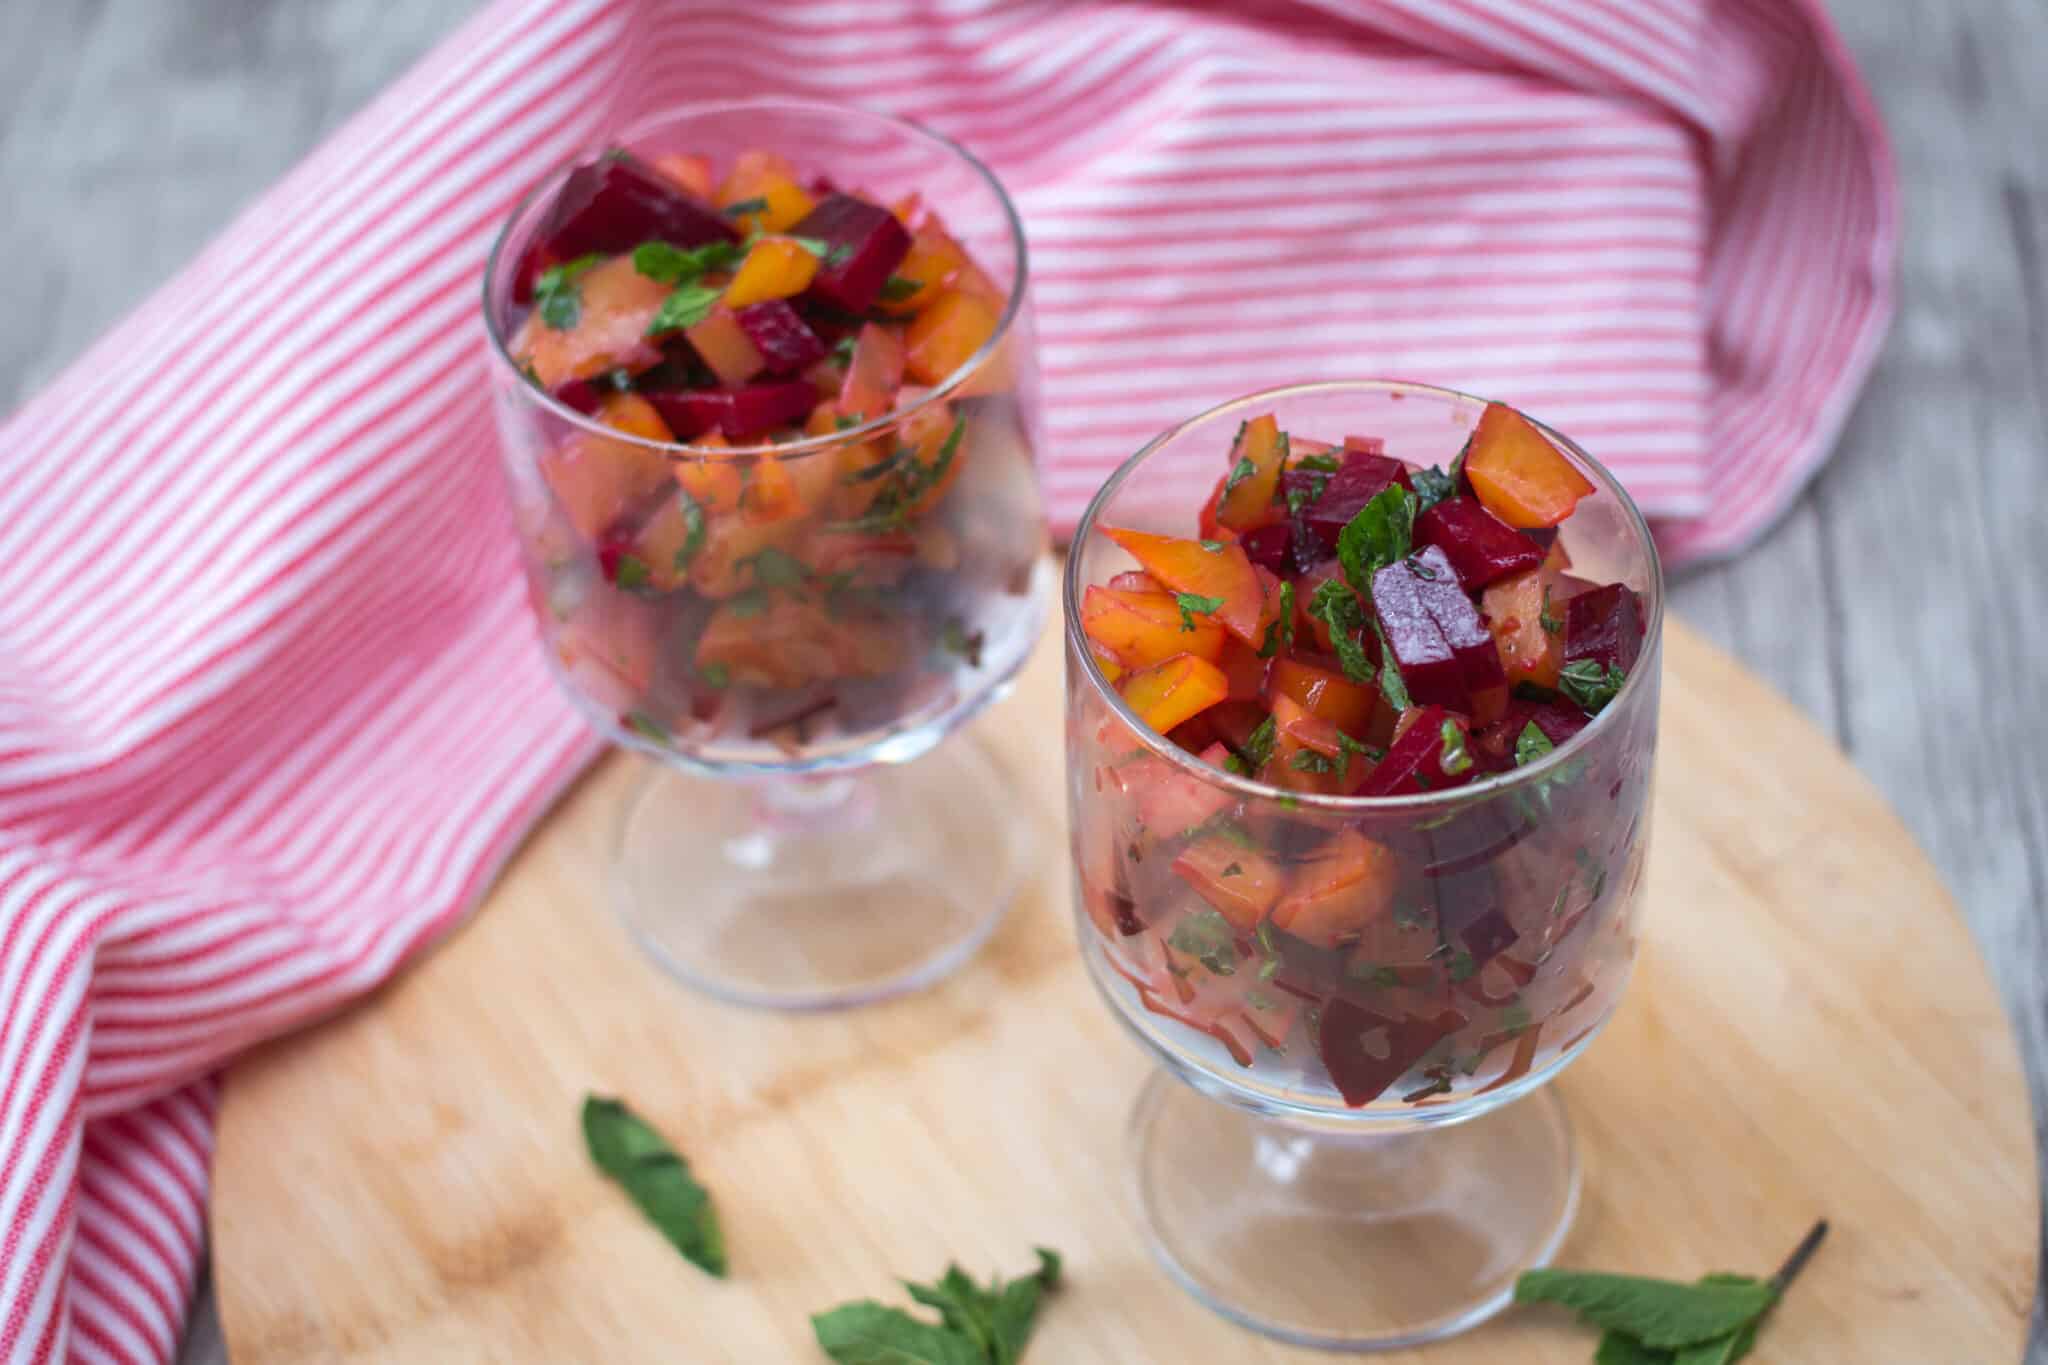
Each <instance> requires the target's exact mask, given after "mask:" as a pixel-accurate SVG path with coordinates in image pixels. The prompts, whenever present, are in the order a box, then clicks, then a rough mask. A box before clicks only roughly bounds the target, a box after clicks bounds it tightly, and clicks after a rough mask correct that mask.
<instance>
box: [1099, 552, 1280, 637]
mask: <svg viewBox="0 0 2048 1365" xmlns="http://www.w3.org/2000/svg"><path fill="white" fill-rule="evenodd" d="M1103 533H1104V534H1105V535H1107V536H1108V537H1109V538H1110V539H1111V540H1113V541H1115V542H1116V543H1117V544H1118V545H1121V546H1122V547H1123V548H1124V550H1125V552H1126V553H1128V554H1129V555H1130V556H1131V557H1132V558H1134V559H1136V560H1137V561H1138V563H1139V564H1140V565H1141V566H1143V568H1144V570H1145V572H1147V573H1149V574H1151V575H1152V576H1153V577H1154V578H1156V579H1158V580H1159V581H1160V582H1161V583H1164V584H1165V585H1166V586H1167V587H1168V588H1171V589H1172V590H1173V591H1174V592H1184V593H1188V594H1190V595H1192V596H1195V597H1202V598H1221V599H1222V602H1221V605H1219V606H1218V607H1217V608H1216V610H1215V613H1214V615H1215V618H1216V620H1217V621H1219V622H1221V623H1222V625H1223V628H1224V629H1225V630H1227V631H1229V632H1230V633H1231V634H1232V635H1235V636H1236V637H1237V638H1238V639H1240V640H1242V641H1244V642H1245V643H1246V644H1248V645H1250V646H1251V647H1252V648H1253V649H1258V648H1260V647H1261V646H1263V645H1264V644H1265V636H1266V627H1267V626H1268V625H1269V624H1271V623H1272V621H1273V619H1274V617H1275V616H1276V615H1277V614H1278V610H1279V609H1278V606H1277V604H1276V603H1274V602H1273V601H1272V600H1270V599H1269V598H1268V597H1267V596H1266V593H1265V589H1264V587H1263V586H1262V585H1261V583H1260V582H1259V575H1258V571H1257V570H1256V569H1254V568H1253V567H1252V562H1251V561H1250V560H1249V559H1246V558H1245V554H1244V551H1243V549H1241V548H1240V547H1238V546H1236V545H1225V546H1224V547H1223V548H1222V549H1220V550H1210V549H1206V548H1204V547H1203V545H1202V542H1200V541H1199V540H1187V539H1184V538H1182V537H1180V536H1160V535H1153V534H1151V533H1150V532H1147V531H1126V530H1123V529H1122V528H1120V527H1115V526H1106V527H1104V528H1103Z"/></svg>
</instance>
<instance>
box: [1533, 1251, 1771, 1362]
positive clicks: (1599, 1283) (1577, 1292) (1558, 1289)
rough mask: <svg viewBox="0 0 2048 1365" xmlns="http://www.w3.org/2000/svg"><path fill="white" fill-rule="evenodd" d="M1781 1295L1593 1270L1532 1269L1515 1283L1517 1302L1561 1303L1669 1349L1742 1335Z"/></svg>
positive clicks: (1766, 1289) (1751, 1286)
mask: <svg viewBox="0 0 2048 1365" xmlns="http://www.w3.org/2000/svg"><path fill="white" fill-rule="evenodd" d="M1777 1297H1778V1292H1777V1291H1776V1290H1775V1289H1772V1288H1771V1287H1770V1286H1769V1285H1767V1284H1763V1283H1761V1282H1758V1281H1752V1282H1750V1283H1748V1284H1680V1283H1678V1282H1676V1281H1674V1280H1652V1279H1647V1278H1644V1277H1643V1276H1640V1275H1607V1274H1601V1273H1598V1272H1595V1271H1589V1270H1531V1271H1529V1272H1528V1273H1527V1274H1525V1275H1523V1276H1522V1278H1521V1279H1519V1280H1518V1281H1516V1282H1515V1302H1517V1303H1555V1304H1561V1305H1563V1306H1564V1307H1566V1308H1570V1309H1573V1310H1575V1311H1576V1312H1577V1313H1578V1314H1579V1316H1580V1317H1582V1318H1585V1319H1587V1320H1588V1321H1589V1322H1593V1323H1596V1324H1598V1325H1599V1326H1601V1327H1605V1328H1607V1329H1608V1330H1610V1331H1614V1332H1624V1333H1627V1334H1628V1335H1629V1336H1632V1337H1634V1338H1635V1339H1636V1340H1637V1341H1639V1342H1641V1343H1642V1344H1643V1345H1645V1346H1655V1347H1661V1348H1663V1349H1664V1350H1675V1349H1676V1348H1678V1347H1680V1346H1696V1345H1698V1344H1699V1343H1701V1342H1703V1341H1712V1340H1713V1339H1714V1338H1716V1337H1724V1336H1727V1335H1728V1334H1729V1333H1730V1332H1735V1331H1739V1330H1740V1329H1741V1328H1742V1327H1743V1326H1745V1325H1746V1324H1748V1323H1749V1322H1751V1321H1753V1320H1755V1319H1756V1318H1758V1317H1760V1316H1762V1314H1763V1311H1764V1310H1765V1309H1766V1308H1769V1307H1770V1306H1771V1304H1772V1303H1773V1302H1774V1301H1775V1300H1776V1299H1777Z"/></svg>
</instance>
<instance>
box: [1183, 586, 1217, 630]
mask: <svg viewBox="0 0 2048 1365" xmlns="http://www.w3.org/2000/svg"><path fill="white" fill-rule="evenodd" d="M1173 604H1174V605H1175V606H1176V607H1179V608H1180V628H1181V629H1182V630H1184V631H1192V630H1194V629H1195V613H1196V612H1200V613H1201V614H1202V615H1204V616H1214V615H1215V614H1216V613H1217V612H1219V611H1221V610H1223V599H1222V598H1220V597H1203V596H1201V595H1200V594H1198V593H1192V592H1177V593H1175V594H1174V595H1173Z"/></svg>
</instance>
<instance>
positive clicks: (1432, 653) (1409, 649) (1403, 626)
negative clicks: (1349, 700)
mask: <svg viewBox="0 0 2048 1365" xmlns="http://www.w3.org/2000/svg"><path fill="white" fill-rule="evenodd" d="M1436 553H1437V555H1438V558H1439V559H1441V558H1442V552H1441V551H1437V552H1436ZM1442 573H1443V576H1444V577H1445V578H1446V579H1449V580H1450V581H1449V583H1448V585H1447V586H1449V588H1450V589H1451V591H1452V592H1455V593H1458V594H1459V596H1460V597H1462V596H1463V593H1462V592H1459V589H1458V586H1457V579H1456V577H1455V576H1454V575H1453V574H1452V573H1451V569H1450V565H1449V564H1448V563H1445V564H1444V566H1443V569H1442ZM1431 586H1432V584H1431V583H1430V581H1429V580H1428V579H1426V578H1424V577H1423V576H1422V575H1420V574H1418V573H1417V572H1416V570H1415V564H1414V563H1413V562H1411V561H1410V560H1406V559H1402V560H1397V561H1395V562H1394V563H1392V564H1389V565H1387V566H1386V567H1385V568H1383V569H1381V570H1380V571H1379V572H1377V573H1375V574H1374V575H1373V576H1372V606H1373V611H1374V613H1375V614H1376V615H1377V616H1378V617H1379V623H1380V629H1381V631H1383V632H1384V633H1385V634H1386V637H1387V647H1388V648H1389V649H1391V650H1393V651H1394V663H1395V664H1396V666H1398V667H1399V668H1400V670H1401V681H1402V682H1404V683H1405V684H1407V687H1408V695H1409V696H1410V697H1412V698H1414V699H1415V701H1416V702H1417V703H1420V704H1425V705H1427V704H1432V703H1433V704H1435V705H1438V706H1448V707H1450V708H1452V709H1453V710H1458V711H1463V710H1465V709H1467V705H1468V698H1469V694H1470V691H1471V689H1470V687H1469V686H1468V685H1467V683H1466V677H1465V665H1464V663H1463V661H1461V660H1460V659H1459V657H1458V654H1457V651H1456V649H1455V648H1454V647H1453V645H1452V643H1451V641H1450V640H1448V639H1446V638H1445V636H1444V631H1443V627H1442V626H1441V625H1439V624H1438V622H1437V618H1436V615H1435V613H1434V612H1433V611H1432V610H1431V607H1432V605H1433V604H1432V603H1431V601H1430V594H1426V593H1425V589H1428V588H1430V587H1431ZM1467 608H1468V609H1469V608H1470V604H1469V603H1467ZM1473 619H1474V620H1475V621H1477V620H1478V613H1477V612H1474V613H1473ZM1479 632H1480V634H1481V635H1486V636H1487V642H1488V644H1489V645H1491V643H1492V637H1491V636H1490V635H1488V632H1487V630H1486V627H1485V625H1484V624H1483V623H1481V624H1480V626H1479ZM1495 652H1496V654H1498V651H1495Z"/></svg>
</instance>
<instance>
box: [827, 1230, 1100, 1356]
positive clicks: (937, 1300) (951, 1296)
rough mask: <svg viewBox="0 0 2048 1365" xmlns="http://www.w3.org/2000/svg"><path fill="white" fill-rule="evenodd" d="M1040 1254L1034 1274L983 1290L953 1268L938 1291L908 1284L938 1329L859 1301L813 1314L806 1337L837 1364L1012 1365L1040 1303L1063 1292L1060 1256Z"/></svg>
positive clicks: (936, 1286)
mask: <svg viewBox="0 0 2048 1365" xmlns="http://www.w3.org/2000/svg"><path fill="white" fill-rule="evenodd" d="M1037 1252H1038V1269H1037V1270H1035V1271H1033V1272H1031V1273H1030V1274H1028V1275H1024V1276H1021V1277H1020V1278H1018V1279H1014V1280H1010V1281H1007V1282H1006V1281H1004V1280H1003V1279H1001V1278H1000V1277H998V1278H996V1279H994V1280H991V1281H990V1282H989V1284H988V1285H987V1286H986V1287H983V1286H982V1285H980V1284H977V1283H975V1281H974V1279H973V1278H972V1277H971V1276H969V1275H968V1274H966V1272H964V1271H962V1270H961V1269H960V1267H958V1266H955V1265H949V1266H947V1267H946V1273H945V1274H944V1275H943V1276H941V1277H940V1278H939V1280H938V1282H937V1283H935V1284H918V1283H916V1282H914V1281H910V1280H905V1281H904V1282H903V1287H904V1289H905V1290H906V1291H908V1292H909V1294H910V1297H911V1298H912V1299H913V1300H914V1301H915V1302H917V1303H920V1304H922V1305H924V1306H925V1307H926V1308H931V1309H936V1310H937V1311H938V1314H939V1321H938V1322H936V1323H932V1322H927V1321H925V1320H923V1319H921V1318H914V1317H912V1316H911V1315H910V1314H909V1313H907V1312H905V1311H904V1310H903V1309H901V1308H890V1307H888V1306H886V1305H884V1304H879V1303H876V1302H875V1301H874V1300H872V1299H863V1300H861V1301H859V1302H856V1303H843V1304H840V1305H839V1306H838V1307H837V1308H832V1309H828V1310H826V1311H825V1312H823V1313H817V1314H814V1315H813V1316H812V1318H811V1330H812V1332H813V1333H815V1334H816V1335H817V1338H818V1347H819V1349H820V1350H822V1351H824V1353H825V1354H826V1355H827V1356H829V1357H831V1358H832V1359H833V1360H835V1361H837V1362H839V1365H1017V1363H1018V1362H1019V1361H1021V1360H1022V1359H1023V1358H1024V1348H1025V1346H1026V1345H1028V1344H1029V1343H1030V1341H1031V1329H1032V1327H1033V1326H1034V1325H1035V1324H1036V1323H1037V1321H1038V1309H1039V1305H1040V1303H1041V1301H1042V1300H1043V1298H1044V1296H1045V1295H1046V1294H1048V1293H1050V1292H1052V1291H1053V1290H1055V1289H1058V1288H1059V1285H1060V1257H1059V1253H1058V1252H1055V1251H1049V1250H1047V1249H1046V1248H1044V1247H1039V1248H1037Z"/></svg>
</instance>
